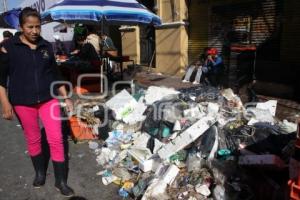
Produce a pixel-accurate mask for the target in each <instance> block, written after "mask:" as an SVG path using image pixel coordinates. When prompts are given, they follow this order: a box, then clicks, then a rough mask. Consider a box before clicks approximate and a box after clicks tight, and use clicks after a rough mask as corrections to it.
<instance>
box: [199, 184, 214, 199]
mask: <svg viewBox="0 0 300 200" xmlns="http://www.w3.org/2000/svg"><path fill="white" fill-rule="evenodd" d="M195 190H196V192H197V193H199V194H202V195H203V196H206V197H208V196H209V195H210V194H211V192H210V190H209V188H208V186H207V185H200V184H198V185H196V186H195Z"/></svg>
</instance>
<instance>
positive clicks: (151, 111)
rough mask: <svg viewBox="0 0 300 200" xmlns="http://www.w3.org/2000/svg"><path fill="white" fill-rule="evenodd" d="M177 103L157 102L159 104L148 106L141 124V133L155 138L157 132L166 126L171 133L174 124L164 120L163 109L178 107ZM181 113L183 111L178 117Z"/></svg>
mask: <svg viewBox="0 0 300 200" xmlns="http://www.w3.org/2000/svg"><path fill="white" fill-rule="evenodd" d="M178 102H180V101H179V100H171V101H159V102H155V103H154V104H153V105H152V106H149V107H148V108H147V110H146V111H145V113H144V114H145V115H146V119H145V121H144V122H143V124H142V131H143V132H146V133H148V134H150V135H152V136H155V137H156V136H157V135H158V132H159V130H160V128H161V127H162V126H167V127H168V128H170V129H171V131H172V130H173V126H174V124H173V123H172V122H170V121H166V120H165V118H164V117H165V116H164V109H165V108H166V107H167V106H170V105H173V104H175V105H176V106H177V105H178V106H179V105H180V104H176V103H178ZM176 109H177V108H176ZM182 113H183V109H182V111H181V110H180V114H179V115H180V116H182Z"/></svg>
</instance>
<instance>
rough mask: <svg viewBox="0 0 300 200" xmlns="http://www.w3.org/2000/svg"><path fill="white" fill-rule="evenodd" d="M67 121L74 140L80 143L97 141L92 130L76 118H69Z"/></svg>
mask: <svg viewBox="0 0 300 200" xmlns="http://www.w3.org/2000/svg"><path fill="white" fill-rule="evenodd" d="M69 121H70V128H71V134H72V138H73V139H74V140H77V141H82V140H95V139H97V136H96V134H94V132H93V129H92V128H91V127H89V126H88V125H87V124H86V123H84V122H82V121H81V120H80V119H78V118H77V117H71V118H70V119H69Z"/></svg>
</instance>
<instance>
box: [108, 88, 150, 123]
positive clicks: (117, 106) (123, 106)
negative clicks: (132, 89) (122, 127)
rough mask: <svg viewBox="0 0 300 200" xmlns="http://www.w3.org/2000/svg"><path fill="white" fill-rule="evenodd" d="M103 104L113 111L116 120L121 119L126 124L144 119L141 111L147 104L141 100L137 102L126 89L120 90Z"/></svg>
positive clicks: (143, 110)
mask: <svg viewBox="0 0 300 200" xmlns="http://www.w3.org/2000/svg"><path fill="white" fill-rule="evenodd" d="M105 105H106V106H107V107H108V108H110V109H111V110H113V111H114V113H115V115H116V119H117V120H123V121H124V122H125V123H127V124H135V123H137V122H140V121H143V120H145V119H146V117H145V116H143V113H144V112H145V110H146V109H147V106H146V105H145V104H144V103H142V102H137V101H136V100H135V99H134V98H133V97H132V96H131V95H130V94H129V93H128V92H127V90H122V91H121V92H119V93H118V94H116V95H115V96H114V97H112V98H111V99H110V100H108V101H107V102H106V103H105Z"/></svg>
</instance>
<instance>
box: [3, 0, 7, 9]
mask: <svg viewBox="0 0 300 200" xmlns="http://www.w3.org/2000/svg"><path fill="white" fill-rule="evenodd" d="M3 8H4V12H6V11H7V2H6V0H3Z"/></svg>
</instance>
